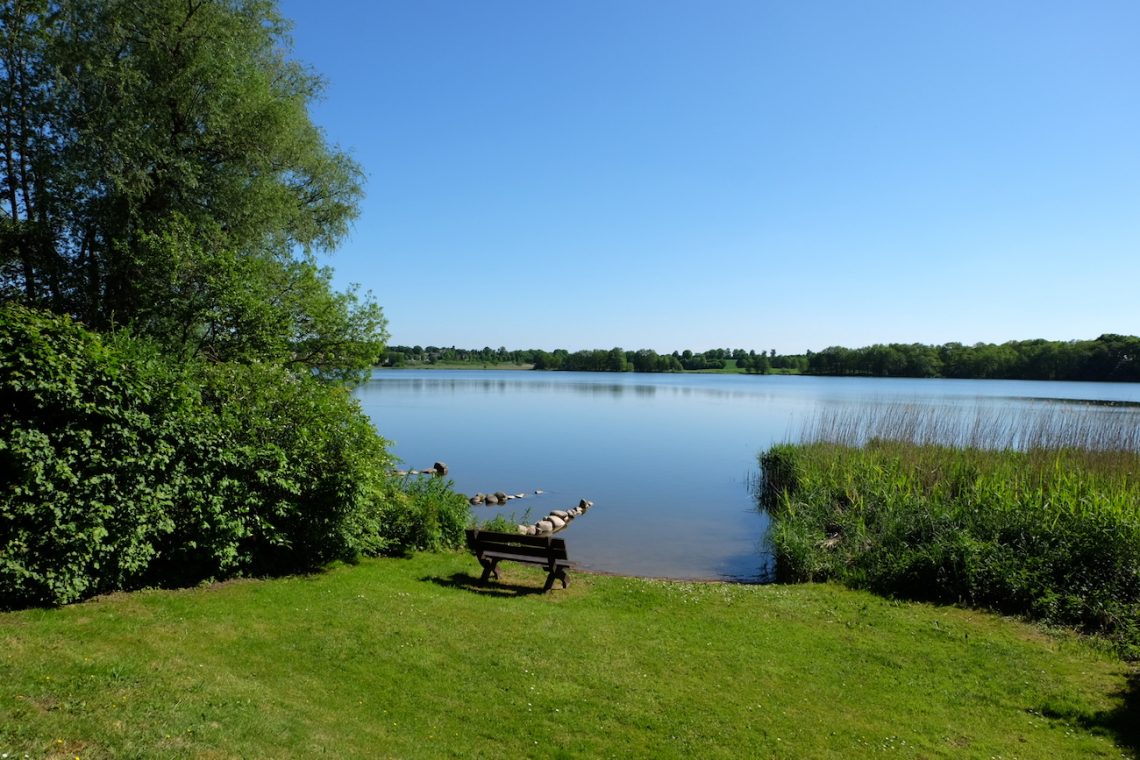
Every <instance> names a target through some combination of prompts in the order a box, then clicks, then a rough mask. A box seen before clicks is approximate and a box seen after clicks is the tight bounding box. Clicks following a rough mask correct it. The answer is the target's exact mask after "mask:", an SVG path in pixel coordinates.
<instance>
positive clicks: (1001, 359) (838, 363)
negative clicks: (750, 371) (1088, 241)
mask: <svg viewBox="0 0 1140 760" xmlns="http://www.w3.org/2000/svg"><path fill="white" fill-rule="evenodd" d="M807 371H808V372H810V373H812V374H816V375H871V376H877V377H955V378H975V379H981V380H984V379H1011V380H1100V381H1132V382H1135V381H1140V338H1138V337H1135V336H1125V335H1101V336H1100V337H1099V338H1097V339H1096V340H1081V341H1068V342H1063V341H1047V340H1023V341H1010V342H1008V343H1003V344H1001V345H993V344H987V343H978V344H976V345H973V346H964V345H962V344H961V343H947V344H945V345H942V346H925V345H921V344H918V343H914V344H901V343H891V344H889V345H882V344H876V345H873V346H867V347H865V348H857V349H849V348H843V347H840V346H832V347H830V348H826V349H824V350H823V351H820V352H818V353H813V354H810V355H809V357H808V367H807Z"/></svg>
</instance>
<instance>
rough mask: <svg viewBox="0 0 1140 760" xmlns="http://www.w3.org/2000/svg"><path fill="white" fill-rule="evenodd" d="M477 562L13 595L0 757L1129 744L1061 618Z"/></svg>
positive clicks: (449, 558)
mask: <svg viewBox="0 0 1140 760" xmlns="http://www.w3.org/2000/svg"><path fill="white" fill-rule="evenodd" d="M476 567H477V566H476V564H475V561H474V559H472V558H471V557H470V556H467V555H460V554H434V555H419V556H417V557H415V558H413V559H410V560H370V561H367V562H365V563H362V564H361V565H358V566H355V567H342V568H338V569H335V570H332V571H330V572H327V573H324V574H322V575H318V576H311V577H299V578H288V579H281V580H275V581H264V582H260V581H241V582H233V583H229V584H224V585H221V586H216V587H211V588H202V589H193V590H185V591H175V592H142V593H136V594H130V595H127V594H119V595H115V596H111V597H104V598H100V599H97V600H94V601H92V602H88V603H84V604H79V605H74V606H71V607H67V608H63V609H58V610H52V611H24V612H15V613H5V614H3V615H0V640H2V642H3V645H2V646H0V715H2V716H4V719H3V720H2V721H0V752H4V753H8V754H9V756H12V757H23V756H24V754H25V753H27V754H28V755H30V756H32V757H57V758H64V757H66V758H73V757H80V758H84V759H85V760H86V759H87V758H107V757H115V758H125V757H213V758H222V757H311V756H316V755H321V754H329V755H335V756H337V757H472V756H476V757H500V756H524V757H528V756H529V757H693V756H700V757H725V758H736V757H746V756H751V757H758V756H764V757H812V758H820V757H853V756H858V755H862V754H867V753H873V752H879V751H890V752H892V753H893V754H896V755H900V756H903V757H927V758H930V757H954V758H960V757H991V756H1006V757H1075V756H1082V757H1120V756H1121V755H1122V754H1125V755H1128V754H1135V752H1136V748H1137V735H1136V733H1135V725H1136V724H1135V723H1134V722H1133V723H1129V720H1130V717H1129V716H1130V715H1133V714H1134V711H1135V710H1136V705H1137V696H1138V683H1137V680H1136V677H1137V676H1136V672H1135V670H1134V669H1132V668H1130V667H1129V666H1127V665H1125V664H1122V663H1121V662H1120V661H1119V660H1116V659H1114V658H1111V657H1110V656H1108V655H1107V654H1104V653H1099V652H1097V651H1095V650H1094V649H1091V648H1090V647H1089V646H1088V645H1087V644H1086V643H1085V642H1082V641H1079V640H1077V639H1076V638H1075V637H1073V636H1072V635H1070V634H1049V633H1045V632H1043V631H1042V630H1040V629H1036V628H1033V627H1030V626H1028V625H1024V624H1021V623H1017V622H1014V621H1010V620H1006V619H1001V618H998V617H996V616H993V615H988V614H983V613H978V612H971V611H968V610H961V609H954V608H946V607H931V606H926V605H920V604H899V603H893V602H890V601H886V600H884V599H881V598H879V597H876V596H873V595H870V594H866V593H862V592H855V591H849V590H845V589H843V588H841V587H839V586H834V585H828V584H822V585H820V584H812V585H802V586H736V585H724V584H693V583H667V582H660V581H646V580H636V579H626V578H617V577H601V576H588V575H583V574H577V575H576V576H575V577H574V582H573V583H572V585H571V586H570V588H569V589H568V590H566V591H564V592H563V591H556V592H555V593H553V594H549V595H539V594H534V593H531V592H533V591H534V590H536V589H538V588H539V587H540V586H541V574H540V573H537V572H530V570H531V569H530V568H520V567H518V566H509V567H507V576H506V579H505V582H504V585H503V586H501V587H491V588H490V589H488V590H479V589H478V588H477V587H476V586H475V584H474V577H473V576H474V573H475V570H476ZM1130 726H1131V728H1130ZM1130 732H1131V733H1130Z"/></svg>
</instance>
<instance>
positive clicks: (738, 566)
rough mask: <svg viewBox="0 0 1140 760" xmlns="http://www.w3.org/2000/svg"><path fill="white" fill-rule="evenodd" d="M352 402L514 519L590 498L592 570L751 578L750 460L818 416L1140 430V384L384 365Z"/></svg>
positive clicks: (576, 544) (413, 455)
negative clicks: (1015, 415) (897, 410)
mask: <svg viewBox="0 0 1140 760" xmlns="http://www.w3.org/2000/svg"><path fill="white" fill-rule="evenodd" d="M356 396H357V398H358V399H359V401H360V403H361V406H362V408H363V409H364V410H365V411H366V412H367V413H368V414H369V415H370V416H371V417H372V419H373V421H374V423H375V424H376V426H377V428H378V430H379V431H380V433H381V434H382V435H383V436H384V437H385V438H387V439H388V440H390V441H393V449H392V450H393V453H394V454H395V455H396V456H397V457H399V458H400V459H402V460H403V461H404V462H405V463H407V464H408V465H409V466H427V465H429V464H430V463H432V462H434V461H436V460H442V461H445V462H447V463H448V465H449V466H450V468H451V477H452V478H453V479H454V481H455V485H456V488H457V489H458V490H460V491H462V492H465V493H475V492H478V491H482V492H485V493H486V492H494V491H497V490H502V491H505V492H507V493H526V494H528V496H527V498H526V499H524V500H522V501H515V502H511V503H510V505H509V506H507V507H505V508H503V509H502V510H501V511H504V512H505V513H507V514H509V513H511V512H512V511H513V512H515V513H516V514H518V515H521V514H522V513H523V512H524V511H525V510H526V509H528V508H529V509H530V510H531V514H532V515H538V513H539V512H542V513H544V514H545V510H549V509H559V508H566V507H567V506H572V505H574V504H576V503H577V501H578V499H580V498H588V499H591V500H592V501H594V502H595V505H596V506H595V508H594V509H593V510H591V511H590V513H589V514H588V515H587V516H584V517H583V518H582V519H581V520H577V521H575V522H574V524H573V526H572V528H571V529H569V530H568V531H567V538H568V539H570V540H571V542H572V551H573V553H574V559H575V560H576V561H578V562H580V563H581V564H582V565H584V566H586V567H589V568H592V569H596V570H599V571H605V572H615V573H626V574H634V575H647V576H659V577H673V578H731V579H735V580H753V581H755V580H760V579H763V578H764V577H765V576H766V573H767V572H768V570H767V568H768V562H769V560H770V558H766V556H765V555H764V551H765V547H764V537H765V535H766V532H767V525H768V523H767V517H766V516H765V515H763V514H761V513H759V512H758V511H757V510H756V509H755V503H754V501H753V497H752V493H751V492H750V490H749V485H750V480H751V479H752V478H754V477H755V474H756V472H757V470H758V465H757V456H758V454H759V453H760V452H761V451H764V450H766V449H767V448H768V447H769V446H771V445H772V444H773V443H776V442H779V441H785V440H790V439H797V438H798V437H799V436H800V435H802V434H803V431H804V429H805V426H806V425H809V424H810V423H811V422H812V420H813V419H815V418H817V417H818V416H820V415H821V414H823V415H826V414H831V415H833V416H836V415H837V416H839V417H842V416H843V415H850V414H855V415H856V416H857V415H859V414H862V413H863V412H864V411H865V410H876V409H883V408H890V407H891V406H892V405H894V406H898V405H910V406H914V407H919V408H922V409H925V410H929V411H928V414H929V415H930V419H931V421H932V422H931V429H932V430H936V429H942V430H943V431H949V430H955V431H958V432H954V433H953V435H957V436H966V437H968V436H971V435H977V434H978V431H977V430H975V429H974V428H971V425H972V424H973V422H971V420H972V419H973V418H972V417H971V415H976V410H977V409H978V408H980V407H981V408H985V409H987V410H990V411H991V412H993V411H998V412H1005V411H1010V410H1013V411H1016V410H1019V409H1046V408H1049V409H1061V410H1064V412H1065V413H1066V414H1071V416H1072V418H1073V419H1074V420H1086V421H1087V420H1097V419H1100V418H1099V417H1098V415H1107V419H1110V420H1113V421H1114V424H1119V425H1121V426H1123V427H1124V428H1125V429H1127V428H1128V426H1136V425H1137V424H1140V384H1131V385H1124V384H1100V383H1098V384H1093V383H1018V382H1012V381H945V380H943V381H929V380H926V381H924V380H882V379H869V378H814V377H783V376H732V375H648V376H647V375H632V374H627V375H604V374H584V373H553V372H552V373H545V372H500V371H478V370H476V371H449V370H429V371H417V370H386V371H380V372H377V373H376V374H375V379H374V380H373V381H372V382H369V383H366V384H364V385H363V386H361V387H360V388H359V389H357V391H356ZM1045 398H1048V399H1050V400H1048V401H1045V400H1043V399H1045ZM852 410H854V411H852ZM993 417H997V418H1000V417H1001V415H1000V414H998V415H994V414H989V415H988V418H993ZM856 422H857V423H858V419H856ZM859 425H863V427H861V428H860V429H865V425H864V424H863V423H858V425H857V427H858V426H859ZM536 489H542V490H544V491H545V494H544V495H542V496H537V495H535V494H534V491H535V490H536ZM477 511H478V514H479V516H480V517H490V516H491V515H493V514H495V512H494V511H493V510H492V509H491V508H486V507H480V508H477Z"/></svg>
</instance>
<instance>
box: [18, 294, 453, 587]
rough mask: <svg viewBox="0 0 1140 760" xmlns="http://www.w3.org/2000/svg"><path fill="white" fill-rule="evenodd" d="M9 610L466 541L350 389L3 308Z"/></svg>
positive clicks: (447, 503)
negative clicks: (396, 474)
mask: <svg viewBox="0 0 1140 760" xmlns="http://www.w3.org/2000/svg"><path fill="white" fill-rule="evenodd" d="M0 357H2V361H0V409H2V411H3V415H2V416H0V473H2V476H0V517H2V518H3V519H2V520H0V602H2V604H3V605H5V606H12V605H20V604H62V603H67V602H72V601H75V600H77V599H80V598H83V597H86V596H90V595H92V594H95V593H100V592H104V591H109V590H113V589H123V588H135V587H138V586H140V585H146V584H164V585H165V584H178V583H193V582H197V581H200V580H203V579H206V578H225V577H229V576H233V575H250V574H264V573H279V572H287V571H293V570H302V569H309V568H314V567H318V566H320V565H322V564H325V563H327V562H329V561H331V560H335V559H345V560H350V559H353V558H355V557H357V556H359V555H362V554H363V555H368V554H377V553H381V552H395V551H401V550H404V549H413V548H440V547H445V546H454V545H457V544H458V543H461V541H462V535H461V534H462V528H463V526H464V525H465V524H466V520H467V508H466V502H464V501H463V499H462V497H461V496H459V495H458V494H454V493H452V492H451V491H450V490H449V489H448V488H447V487H446V484H435V483H430V484H426V485H424V486H423V487H422V488H420V487H412V488H409V489H407V491H406V492H404V491H401V490H400V489H398V488H396V487H394V486H393V485H392V482H391V480H390V476H389V474H388V473H389V472H390V469H391V465H392V462H391V459H390V457H389V455H388V454H387V452H386V451H385V447H384V446H385V444H384V441H383V440H382V439H381V438H380V437H379V436H378V435H377V434H376V432H375V430H374V429H373V427H372V424H371V422H370V421H369V420H368V418H367V417H366V416H365V415H364V414H363V413H362V412H361V411H360V410H359V408H358V407H357V405H356V403H355V402H354V401H353V399H352V398H351V397H350V395H349V393H348V390H347V389H346V388H344V387H343V386H340V385H334V384H329V383H324V382H321V381H320V380H319V379H317V378H315V377H312V376H310V375H307V374H296V373H293V372H290V371H289V370H288V369H287V368H285V367H282V366H280V365H277V364H259V363H250V364H235V363H227V364H215V365H207V364H189V365H187V364H182V363H177V362H173V361H171V360H170V359H169V358H167V357H165V356H164V355H163V354H161V353H160V352H159V351H157V350H156V349H155V348H154V347H153V346H152V345H151V344H149V343H147V342H145V341H141V340H139V339H137V338H133V337H131V336H129V335H128V334H126V333H119V334H117V335H115V336H112V337H110V338H107V339H104V338H101V337H100V336H99V335H97V334H95V333H92V332H89V331H87V330H84V329H83V328H81V327H80V326H78V325H76V324H75V323H74V322H72V321H71V320H70V319H68V318H66V317H51V316H47V315H44V314H42V313H38V312H34V311H31V310H28V309H24V308H22V307H15V306H7V307H3V308H2V309H0Z"/></svg>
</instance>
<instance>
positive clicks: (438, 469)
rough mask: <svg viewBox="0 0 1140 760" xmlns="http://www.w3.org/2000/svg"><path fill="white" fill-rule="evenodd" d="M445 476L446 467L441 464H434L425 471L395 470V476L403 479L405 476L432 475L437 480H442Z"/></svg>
mask: <svg viewBox="0 0 1140 760" xmlns="http://www.w3.org/2000/svg"><path fill="white" fill-rule="evenodd" d="M446 474H447V465H446V464H444V463H443V462H436V463H435V464H433V465H432V466H431V467H429V468H427V469H426V470H396V475H397V476H399V477H401V478H402V477H404V476H405V475H434V476H435V477H437V478H442V477H443V476H444V475H446Z"/></svg>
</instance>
